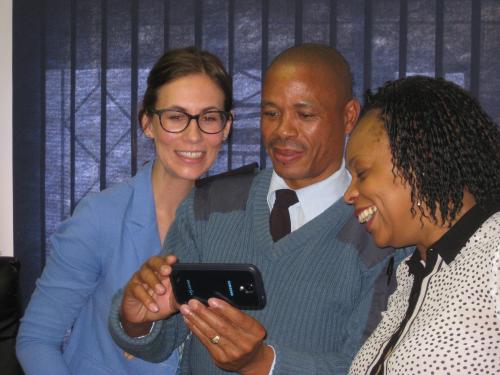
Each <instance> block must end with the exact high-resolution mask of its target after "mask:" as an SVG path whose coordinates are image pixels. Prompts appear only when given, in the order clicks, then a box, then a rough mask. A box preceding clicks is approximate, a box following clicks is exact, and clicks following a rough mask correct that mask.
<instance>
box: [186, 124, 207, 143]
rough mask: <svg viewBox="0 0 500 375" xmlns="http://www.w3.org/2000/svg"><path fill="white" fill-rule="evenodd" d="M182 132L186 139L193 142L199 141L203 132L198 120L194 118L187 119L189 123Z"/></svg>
mask: <svg viewBox="0 0 500 375" xmlns="http://www.w3.org/2000/svg"><path fill="white" fill-rule="evenodd" d="M193 122H194V123H193ZM184 133H185V135H186V137H187V139H188V140H189V141H190V142H193V143H196V142H199V141H200V140H201V139H202V137H203V134H202V132H201V130H200V128H199V126H198V122H197V121H196V119H195V118H192V119H191V120H189V125H188V127H187V129H186V130H185V131H184Z"/></svg>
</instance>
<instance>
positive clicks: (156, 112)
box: [148, 108, 233, 134]
mask: <svg viewBox="0 0 500 375" xmlns="http://www.w3.org/2000/svg"><path fill="white" fill-rule="evenodd" d="M165 112H178V113H182V114H183V115H186V116H187V118H188V121H187V122H186V126H185V127H184V128H182V130H178V131H172V130H167V129H165V128H164V127H163V123H162V122H161V115H162V114H163V113H165ZM214 112H216V113H223V114H224V115H225V116H226V117H227V118H226V121H225V123H224V126H223V127H222V128H221V129H220V130H219V131H218V132H215V133H210V132H207V131H205V130H203V129H202V128H201V126H200V122H199V119H200V116H202V115H205V114H207V113H214ZM148 113H149V114H150V115H157V116H158V119H159V120H160V126H161V128H162V129H163V131H166V132H167V133H173V134H178V133H182V132H183V131H185V130H186V129H187V128H188V127H189V125H190V124H191V120H193V119H194V120H196V126H197V127H198V129H199V130H200V131H201V132H202V133H204V134H219V133H221V132H222V131H223V130H224V129H225V128H226V126H227V123H228V122H229V121H231V122H232V121H233V114H232V113H231V112H229V111H221V110H218V109H217V110H215V109H209V110H208V111H204V112H200V113H198V114H197V115H191V114H189V113H187V112H185V111H182V110H178V109H170V108H165V109H156V108H152V109H149V110H148Z"/></svg>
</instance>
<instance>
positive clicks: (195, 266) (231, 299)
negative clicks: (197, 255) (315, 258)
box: [170, 263, 266, 310]
mask: <svg viewBox="0 0 500 375" xmlns="http://www.w3.org/2000/svg"><path fill="white" fill-rule="evenodd" d="M170 283H171V285H172V289H173V292H174V296H175V299H176V300H177V303H178V304H185V303H187V302H188V301H189V300H190V299H192V298H195V299H197V300H199V301H201V302H203V303H204V304H207V301H208V299H209V298H212V297H216V298H220V299H222V300H224V301H226V302H228V303H230V304H231V305H233V306H235V307H237V308H239V309H253V310H255V309H263V308H264V306H265V305H266V294H265V291H264V283H263V281H262V276H261V274H260V272H259V270H258V269H257V267H256V266H254V265H253V264H243V263H176V264H174V265H173V266H172V272H171V274H170Z"/></svg>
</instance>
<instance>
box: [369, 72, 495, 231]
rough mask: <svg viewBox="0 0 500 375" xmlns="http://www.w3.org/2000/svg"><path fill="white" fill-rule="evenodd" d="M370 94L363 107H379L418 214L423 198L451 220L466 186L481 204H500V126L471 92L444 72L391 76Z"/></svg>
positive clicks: (396, 170) (434, 214)
mask: <svg viewBox="0 0 500 375" xmlns="http://www.w3.org/2000/svg"><path fill="white" fill-rule="evenodd" d="M365 100H366V104H365V106H364V108H363V113H366V112H368V111H370V110H378V111H379V115H380V117H381V120H382V121H383V123H384V126H385V130H386V132H387V135H388V138H389V144H390V148H391V154H392V161H393V166H394V167H393V173H394V174H395V175H397V176H400V177H401V178H402V179H403V181H405V182H406V183H407V184H408V186H409V187H410V188H411V200H412V213H413V215H415V214H416V211H415V203H416V202H419V203H420V202H422V203H425V206H427V207H428V210H429V215H430V216H431V218H432V219H433V220H434V221H435V222H436V223H437V222H438V221H439V222H441V223H442V224H445V223H446V224H448V225H450V224H451V222H452V221H453V220H454V219H455V218H456V216H457V213H458V212H459V211H460V209H461V208H462V201H463V193H464V190H465V189H466V190H467V191H469V192H470V193H471V194H472V196H473V197H474V198H475V200H476V203H477V204H479V205H483V206H485V205H491V204H492V203H493V204H498V202H499V200H500V130H499V127H498V125H497V124H495V123H494V122H493V121H492V119H491V118H490V117H489V116H488V115H487V114H486V113H485V112H484V111H483V109H482V108H481V107H480V105H479V104H478V103H477V102H476V100H475V99H474V98H472V96H471V95H470V94H469V93H467V92H466V91H465V90H463V89H462V88H461V87H460V86H458V85H456V84H454V83H452V82H448V81H446V80H444V79H441V78H430V77H423V76H413V77H408V78H403V79H399V80H396V81H390V82H387V83H386V84H384V85H383V86H382V87H381V88H380V89H379V90H378V91H377V92H376V93H375V94H372V93H371V92H367V94H366V98H365ZM417 207H418V208H419V209H420V212H421V214H422V215H424V216H425V213H424V211H423V209H422V206H421V205H419V204H417ZM438 209H439V213H440V218H437V210H438Z"/></svg>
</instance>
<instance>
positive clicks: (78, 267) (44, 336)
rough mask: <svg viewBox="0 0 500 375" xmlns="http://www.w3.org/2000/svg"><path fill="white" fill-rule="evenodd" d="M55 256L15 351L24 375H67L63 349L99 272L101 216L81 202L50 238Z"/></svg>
mask: <svg viewBox="0 0 500 375" xmlns="http://www.w3.org/2000/svg"><path fill="white" fill-rule="evenodd" d="M52 243H53V252H52V253H51V254H50V257H49V259H48V261H47V264H46V266H45V269H44V271H43V273H42V276H41V278H40V279H39V280H38V281H37V286H36V289H35V291H34V293H33V295H32V297H31V301H30V303H29V305H28V308H27V310H26V313H25V315H24V317H23V319H22V322H21V326H20V330H19V334H18V337H17V344H16V351H17V356H18V358H19V361H20V362H21V365H22V367H23V369H24V371H25V373H26V375H30V374H37V375H44V374H47V375H49V374H50V375H63V374H69V373H70V371H69V369H68V367H67V366H66V364H65V362H64V359H63V355H62V350H61V348H62V345H63V340H64V337H65V335H66V334H67V333H68V330H69V329H70V328H71V326H72V324H73V322H74V321H75V319H76V317H77V316H78V314H79V312H80V311H81V309H82V308H83V306H84V305H85V303H86V302H87V300H88V298H89V296H90V295H92V293H93V292H94V290H95V288H96V284H97V281H98V277H99V275H100V272H101V259H100V255H99V248H100V246H99V215H97V214H96V213H95V212H94V210H93V209H92V206H91V204H90V199H88V198H85V199H83V200H82V201H81V202H80V204H79V205H78V207H77V208H76V210H75V212H74V214H73V216H72V217H71V218H70V219H68V220H66V221H65V222H63V223H62V224H61V226H60V227H59V229H58V231H57V232H56V233H55V234H54V236H53V237H52Z"/></svg>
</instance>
